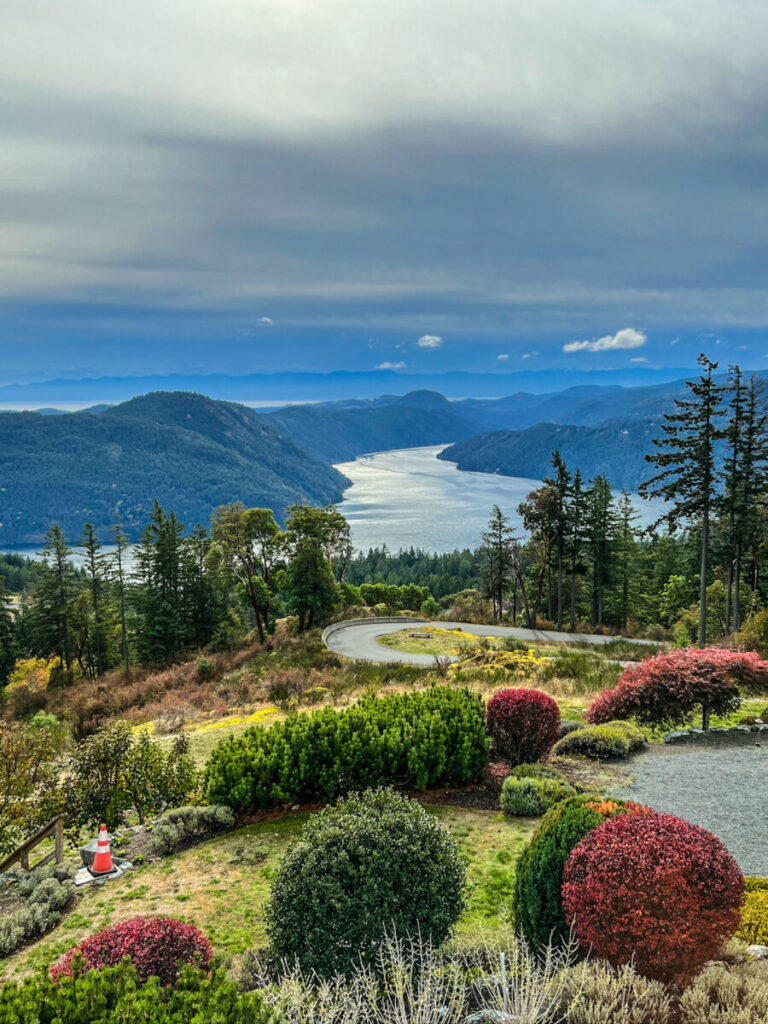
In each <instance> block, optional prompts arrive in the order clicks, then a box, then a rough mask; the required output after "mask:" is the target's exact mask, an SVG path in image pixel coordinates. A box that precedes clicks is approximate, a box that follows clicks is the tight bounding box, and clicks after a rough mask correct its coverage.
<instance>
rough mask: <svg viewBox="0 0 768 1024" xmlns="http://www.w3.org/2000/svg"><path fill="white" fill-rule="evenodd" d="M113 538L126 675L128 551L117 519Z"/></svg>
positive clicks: (123, 533) (123, 532) (129, 665)
mask: <svg viewBox="0 0 768 1024" xmlns="http://www.w3.org/2000/svg"><path fill="white" fill-rule="evenodd" d="M112 532H113V534H114V538H115V555H114V563H113V578H114V581H115V587H116V589H117V601H118V606H119V609H120V649H121V653H122V659H123V669H124V670H125V672H126V674H128V672H130V670H131V664H130V656H129V653H128V629H127V624H126V600H125V593H126V592H125V584H126V580H125V552H126V551H127V549H128V537H127V536H126V533H125V530H124V529H123V524H122V523H121V522H120V519H119V518H118V519H117V521H116V522H115V525H114V526H113V527H112Z"/></svg>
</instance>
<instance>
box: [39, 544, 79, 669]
mask: <svg viewBox="0 0 768 1024" xmlns="http://www.w3.org/2000/svg"><path fill="white" fill-rule="evenodd" d="M70 555H71V549H70V547H69V545H68V544H67V540H66V537H65V536H64V534H63V532H62V530H61V527H60V526H58V524H54V525H53V526H52V527H51V528H50V529H49V530H48V532H47V533H46V535H45V546H44V547H43V554H42V560H41V565H40V574H39V582H38V585H37V590H36V602H35V605H36V607H35V611H36V618H37V621H38V623H39V629H40V631H41V633H42V637H41V639H43V638H44V640H45V641H47V643H48V651H47V653H49V654H56V655H58V657H60V658H61V661H62V664H63V665H64V668H65V669H66V671H69V670H70V668H71V667H72V638H71V635H70V618H71V615H72V604H73V602H74V600H75V597H76V592H77V576H76V573H75V569H74V566H73V565H72V561H71V558H70Z"/></svg>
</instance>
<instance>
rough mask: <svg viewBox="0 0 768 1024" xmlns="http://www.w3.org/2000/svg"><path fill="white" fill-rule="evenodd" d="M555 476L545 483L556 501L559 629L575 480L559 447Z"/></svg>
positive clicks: (554, 538) (561, 622)
mask: <svg viewBox="0 0 768 1024" xmlns="http://www.w3.org/2000/svg"><path fill="white" fill-rule="evenodd" d="M551 461H552V468H553V469H554V471H555V475H554V476H553V477H544V484H545V485H546V486H547V487H550V488H551V489H552V492H553V495H554V498H555V503H554V516H553V536H552V543H553V547H554V552H555V557H556V560H557V618H556V624H557V628H558V629H562V628H563V569H564V565H565V551H566V546H567V542H568V526H569V523H568V520H569V499H570V495H571V488H572V486H573V481H572V479H571V474H570V473H569V472H568V468H567V466H566V465H565V462H564V460H563V458H562V456H561V455H560V452H559V451H558V449H557V448H555V450H554V451H553V452H552V460H551Z"/></svg>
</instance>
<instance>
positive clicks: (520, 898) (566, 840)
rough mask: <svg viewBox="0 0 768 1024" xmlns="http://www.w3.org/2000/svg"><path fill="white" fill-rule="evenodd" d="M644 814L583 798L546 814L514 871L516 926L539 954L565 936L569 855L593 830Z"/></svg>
mask: <svg viewBox="0 0 768 1024" xmlns="http://www.w3.org/2000/svg"><path fill="white" fill-rule="evenodd" d="M638 810H644V808H641V807H640V806H639V805H638V804H633V803H630V802H628V801H624V800H603V799H601V798H600V797H596V796H590V795H588V794H583V795H581V796H574V797H570V798H569V799H567V800H563V801H562V802H561V803H559V804H556V805H555V806H554V807H553V808H552V809H551V810H549V811H547V813H546V814H545V815H544V818H543V819H542V822H541V824H540V825H539V827H538V829H537V830H536V831H535V832H534V834H533V836H532V837H531V841H530V843H529V844H528V846H527V847H526V848H525V849H524V850H523V852H522V854H521V855H520V858H519V860H518V862H517V867H516V870H515V888H514V894H513V906H514V912H515V921H516V924H517V926H518V928H520V929H522V932H523V934H524V935H525V937H526V939H527V940H528V942H529V944H530V945H531V946H532V947H533V948H534V949H537V948H539V947H541V946H545V945H546V944H547V943H548V942H549V941H552V942H553V943H559V942H562V941H564V940H565V939H566V938H567V936H568V925H567V924H566V921H565V911H564V910H563V902H562V885H563V872H564V870H565V865H566V863H567V861H568V858H569V857H570V855H571V851H572V850H573V849H574V848H575V847H576V846H578V844H579V843H580V842H581V840H582V839H583V838H584V836H586V835H587V834H588V833H589V832H591V831H592V829H593V828H596V827H597V826H598V825H600V824H601V823H602V822H603V821H605V820H606V818H610V817H613V816H614V815H616V814H622V813H627V812H630V811H632V812H634V811H638Z"/></svg>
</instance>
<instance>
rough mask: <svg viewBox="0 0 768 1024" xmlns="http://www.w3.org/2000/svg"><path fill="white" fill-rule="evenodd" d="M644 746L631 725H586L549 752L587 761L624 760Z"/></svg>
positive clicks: (634, 726)
mask: <svg viewBox="0 0 768 1024" xmlns="http://www.w3.org/2000/svg"><path fill="white" fill-rule="evenodd" d="M644 746H645V736H643V734H642V732H641V731H640V730H639V729H638V727H637V726H636V725H633V724H632V722H608V723H607V724H606V725H587V726H584V728H582V729H576V730H574V731H573V732H570V733H568V735H567V736H563V738H562V739H559V740H558V741H557V743H556V744H555V746H554V748H553V751H552V752H553V754H556V755H557V756H558V757H572V756H574V755H575V756H577V757H590V758H592V759H594V760H604V759H607V758H626V757H629V755H630V754H633V753H634V752H635V751H636V750H640V749H641V748H642V747H644Z"/></svg>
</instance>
